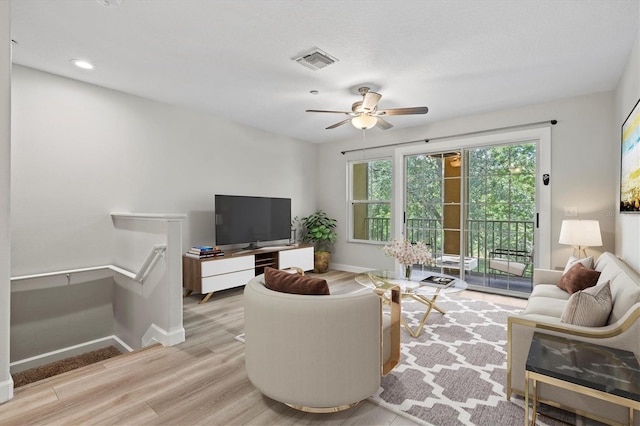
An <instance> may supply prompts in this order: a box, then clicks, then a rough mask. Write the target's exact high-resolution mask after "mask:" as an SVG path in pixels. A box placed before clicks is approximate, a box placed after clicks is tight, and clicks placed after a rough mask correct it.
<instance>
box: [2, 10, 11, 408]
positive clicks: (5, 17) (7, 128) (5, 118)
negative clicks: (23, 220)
mask: <svg viewBox="0 0 640 426" xmlns="http://www.w3.org/2000/svg"><path fill="white" fill-rule="evenodd" d="M10 6H11V3H10V2H8V1H2V2H0V403H2V402H4V401H7V400H9V399H11V398H12V397H13V380H12V379H11V375H10V373H9V348H10V344H9V342H10V330H9V324H10V316H9V312H10V306H11V297H10V295H11V293H10V292H11V282H10V280H9V278H10V276H11V268H10V267H11V265H10V260H11V239H10V235H11V232H10V231H11V227H10V216H9V212H10V208H9V206H10V182H11V161H10V159H11V19H10V16H11V13H10Z"/></svg>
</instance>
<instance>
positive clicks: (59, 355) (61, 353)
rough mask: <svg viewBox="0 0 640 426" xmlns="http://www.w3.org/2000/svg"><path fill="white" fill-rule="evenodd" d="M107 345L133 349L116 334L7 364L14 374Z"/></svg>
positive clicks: (130, 350) (119, 348) (124, 349)
mask: <svg viewBox="0 0 640 426" xmlns="http://www.w3.org/2000/svg"><path fill="white" fill-rule="evenodd" d="M108 346H115V347H116V348H118V350H119V351H120V352H133V349H132V348H131V347H130V346H129V345H127V344H126V343H124V342H123V341H122V340H120V339H119V338H118V336H115V335H112V336H106V337H102V338H100V339H95V340H91V341H89V342H84V343H80V344H77V345H73V346H68V347H66V348H61V349H57V350H55V351H51V352H47V353H44V354H41V355H36V356H33V357H30V358H25V359H21V360H19V361H14V362H12V363H10V364H9V368H10V370H11V374H15V373H19V372H21V371H25V370H28V369H30V368H34V367H39V366H41V365H45V364H49V363H51V362H55V361H59V360H61V359H65V358H69V357H72V356H76V355H80V354H83V353H86V352H91V351H95V350H98V349H102V348H106V347H108Z"/></svg>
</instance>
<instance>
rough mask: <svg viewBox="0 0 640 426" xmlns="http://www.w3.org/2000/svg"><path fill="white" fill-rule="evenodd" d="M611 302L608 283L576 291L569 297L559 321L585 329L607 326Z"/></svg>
mask: <svg viewBox="0 0 640 426" xmlns="http://www.w3.org/2000/svg"><path fill="white" fill-rule="evenodd" d="M612 306H613V302H612V300H611V289H610V288H609V281H607V282H606V283H604V284H600V285H598V286H595V287H589V288H587V289H585V290H580V291H576V292H575V293H573V294H572V295H571V297H569V300H568V301H567V305H566V306H565V307H564V311H563V312H562V316H561V317H560V321H562V322H564V323H567V324H573V325H582V326H585V327H603V326H605V325H607V321H608V320H609V314H611V308H612Z"/></svg>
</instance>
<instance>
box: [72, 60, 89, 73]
mask: <svg viewBox="0 0 640 426" xmlns="http://www.w3.org/2000/svg"><path fill="white" fill-rule="evenodd" d="M71 63H72V64H73V65H75V66H76V67H78V68H82V69H83V70H92V69H93V64H92V63H90V62H87V61H83V60H82V59H72V60H71Z"/></svg>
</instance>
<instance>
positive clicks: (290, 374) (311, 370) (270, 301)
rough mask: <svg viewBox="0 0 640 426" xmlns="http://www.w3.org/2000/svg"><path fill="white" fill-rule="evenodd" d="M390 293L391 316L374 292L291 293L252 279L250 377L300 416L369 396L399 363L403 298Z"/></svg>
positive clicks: (248, 297)
mask: <svg viewBox="0 0 640 426" xmlns="http://www.w3.org/2000/svg"><path fill="white" fill-rule="evenodd" d="M392 291H394V292H395V293H393V294H392V296H391V298H392V301H393V300H395V301H396V302H397V303H392V312H391V317H389V316H387V315H383V314H382V299H381V298H380V297H379V296H378V295H376V294H375V293H374V292H372V291H371V290H364V289H363V290H361V291H358V292H354V293H348V294H335V295H324V296H317V295H314V296H310V295H299V294H288V293H282V292H277V291H272V290H270V289H268V288H266V287H265V285H264V276H263V275H259V276H257V277H255V278H254V279H252V280H251V281H249V283H248V284H247V285H246V287H245V291H244V304H245V341H246V343H245V346H246V348H245V349H246V360H245V363H246V370H247V375H248V377H249V379H250V380H251V382H252V383H253V384H254V386H255V387H256V388H258V390H260V392H262V393H263V394H264V395H266V396H268V397H270V398H272V399H275V400H277V401H280V402H283V403H285V404H287V405H289V406H290V407H293V408H296V409H299V410H303V411H310V412H335V411H340V410H342V409H347V408H350V407H352V406H354V405H356V404H357V403H358V402H359V401H361V400H363V399H366V398H368V397H369V396H371V395H372V394H374V393H375V392H376V391H377V390H378V388H379V386H380V377H381V375H382V374H386V373H387V372H388V371H389V370H390V369H391V368H393V366H395V365H396V364H397V363H398V360H399V357H400V292H399V289H398V288H397V287H395V288H394V289H392ZM392 318H393V320H392ZM392 342H393V345H392V344H391V343H392Z"/></svg>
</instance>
